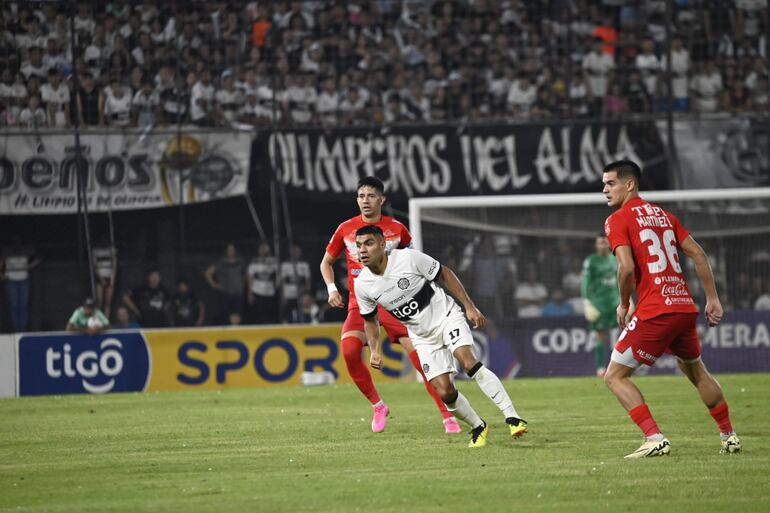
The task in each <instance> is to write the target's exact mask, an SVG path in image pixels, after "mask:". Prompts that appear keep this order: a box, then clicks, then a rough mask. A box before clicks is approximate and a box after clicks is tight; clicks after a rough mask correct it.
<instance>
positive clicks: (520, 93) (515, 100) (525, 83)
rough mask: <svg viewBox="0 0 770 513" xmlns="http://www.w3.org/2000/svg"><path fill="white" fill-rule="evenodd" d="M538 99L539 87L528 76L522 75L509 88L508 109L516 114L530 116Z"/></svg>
mask: <svg viewBox="0 0 770 513" xmlns="http://www.w3.org/2000/svg"><path fill="white" fill-rule="evenodd" d="M536 99H537V87H535V84H533V83H532V82H530V80H529V77H528V76H526V75H522V76H520V77H519V78H518V80H514V82H513V84H511V88H510V89H509V90H508V109H509V110H510V112H511V114H513V115H514V116H521V117H528V116H529V111H530V110H531V109H532V105H534V104H535V100H536Z"/></svg>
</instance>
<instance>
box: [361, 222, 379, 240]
mask: <svg viewBox="0 0 770 513" xmlns="http://www.w3.org/2000/svg"><path fill="white" fill-rule="evenodd" d="M361 235H374V236H375V237H379V238H381V239H384V238H385V234H384V233H382V228H380V227H379V226H377V225H376V224H367V225H366V226H362V227H361V228H359V229H358V230H356V237H359V236H361Z"/></svg>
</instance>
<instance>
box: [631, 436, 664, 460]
mask: <svg viewBox="0 0 770 513" xmlns="http://www.w3.org/2000/svg"><path fill="white" fill-rule="evenodd" d="M670 452H671V442H669V441H668V438H663V440H646V441H645V442H644V443H643V444H642V445H641V447H639V448H638V449H637V450H635V451H634V452H632V453H631V454H626V456H625V459H627V460H633V459H636V458H652V457H653V456H665V455H667V454H668V453H670Z"/></svg>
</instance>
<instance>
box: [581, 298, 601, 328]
mask: <svg viewBox="0 0 770 513" xmlns="http://www.w3.org/2000/svg"><path fill="white" fill-rule="evenodd" d="M583 315H584V316H585V318H586V320H587V321H588V322H594V321H595V320H596V319H598V318H599V316H600V315H601V312H599V309H598V308H596V307H595V306H594V304H593V303H592V302H591V301H589V300H588V299H584V300H583Z"/></svg>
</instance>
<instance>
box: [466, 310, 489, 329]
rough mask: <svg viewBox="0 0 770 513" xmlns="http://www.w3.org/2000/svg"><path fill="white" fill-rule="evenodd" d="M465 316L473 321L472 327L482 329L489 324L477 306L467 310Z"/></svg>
mask: <svg viewBox="0 0 770 513" xmlns="http://www.w3.org/2000/svg"><path fill="white" fill-rule="evenodd" d="M465 316H466V317H467V318H468V320H469V321H471V326H473V327H474V328H476V329H481V328H483V327H484V326H486V324H487V318H486V317H484V314H483V313H481V312H480V311H479V309H478V308H476V307H475V306H470V307H468V308H466V309H465Z"/></svg>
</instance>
